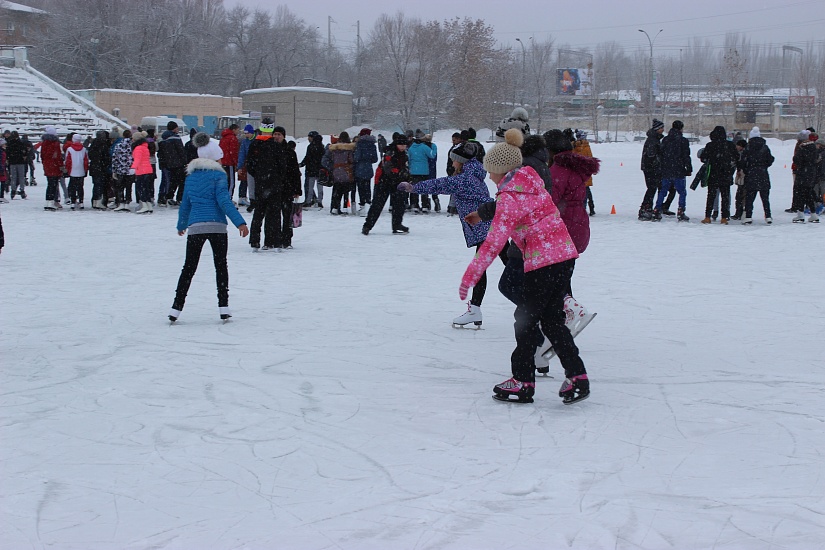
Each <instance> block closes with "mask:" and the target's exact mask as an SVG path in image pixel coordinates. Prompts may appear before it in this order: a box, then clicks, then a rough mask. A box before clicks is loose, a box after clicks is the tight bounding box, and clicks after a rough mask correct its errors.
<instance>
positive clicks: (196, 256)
mask: <svg viewBox="0 0 825 550" xmlns="http://www.w3.org/2000/svg"><path fill="white" fill-rule="evenodd" d="M206 241H209V245H210V246H211V247H212V256H213V258H214V260H215V279H216V281H217V284H218V307H229V267H228V266H227V263H226V251H227V249H228V247H229V239H228V238H227V235H226V233H201V234H198V235H189V236H188V237H187V238H186V260H185V261H184V263H183V269H182V270H181V272H180V278H179V279H178V288H177V290H176V291H175V303H174V304H173V305H172V308H173V309H177V310H178V311H180V310H182V309H183V304H184V302H186V295H187V294H188V293H189V286H190V285H191V284H192V278H193V277H194V276H195V271H197V270H198V262H199V261H200V259H201V250H203V245H204V244H206Z"/></svg>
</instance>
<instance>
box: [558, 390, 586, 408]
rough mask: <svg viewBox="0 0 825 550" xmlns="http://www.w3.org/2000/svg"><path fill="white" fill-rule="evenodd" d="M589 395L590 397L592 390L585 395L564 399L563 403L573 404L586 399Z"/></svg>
mask: <svg viewBox="0 0 825 550" xmlns="http://www.w3.org/2000/svg"><path fill="white" fill-rule="evenodd" d="M588 397H590V392H587V395H583V396H581V397H576V398H574V399H570V400H562V403H563V404H565V405H572V404H574V403H578V402H579V401H584V400H585V399H587V398H588Z"/></svg>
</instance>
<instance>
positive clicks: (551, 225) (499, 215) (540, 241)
mask: <svg viewBox="0 0 825 550" xmlns="http://www.w3.org/2000/svg"><path fill="white" fill-rule="evenodd" d="M496 202H497V204H496V215H495V217H494V218H493V222H492V225H490V230H489V232H488V233H487V239H486V240H485V241H484V244H483V245H481V248H480V249H479V251H478V253H477V254H476V256H475V258H473V261H472V262H470V265H469V266H468V267H467V271H465V272H464V277H463V278H462V279H461V282H462V283H464V284H465V285H466V286H468V287H472V286H475V285H476V283H478V280H479V279H480V278H481V275H482V274H483V273H484V271H485V270H486V269H487V268H488V267H489V266H490V264H491V263H493V261H494V260H495V259H496V258H497V257H498V253H499V252H500V251H501V249H502V248H504V244H505V243H506V242H507V239H510V238H512V239H513V242H515V243H516V245H518V247H519V248H520V249H521V251H522V252H523V253H524V271H525V272H527V271H534V270H536V269H539V268H542V267H546V266H548V265H553V264H558V263H561V262H564V261H567V260H572V259H573V258H578V257H579V254H578V253H577V252H576V245H575V244H573V239H571V238H570V234H569V233H568V232H567V228H566V227H565V226H564V222H563V221H562V219H561V217H560V216H559V210H558V208H556V205H555V204H554V203H553V199H552V198H551V197H550V193H548V192H547V190H546V189H545V188H544V181H542V179H541V178H540V177H539V175H538V174H537V173H536V171H535V170H533V169H532V168H530V167H529V166H523V167H521V168H519V169H517V170H513V171H512V172H510V173H509V174H507V175H506V176H505V177H504V179H502V180H501V182H500V183H499V185H498V193H497V194H496Z"/></svg>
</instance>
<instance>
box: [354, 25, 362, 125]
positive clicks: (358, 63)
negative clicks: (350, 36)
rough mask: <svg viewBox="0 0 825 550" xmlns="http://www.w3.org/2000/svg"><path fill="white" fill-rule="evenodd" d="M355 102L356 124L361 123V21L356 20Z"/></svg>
mask: <svg viewBox="0 0 825 550" xmlns="http://www.w3.org/2000/svg"><path fill="white" fill-rule="evenodd" d="M355 95H356V97H357V99H356V102H355V110H356V115H355V117H356V120H355V121H354V122H355V124H356V125H359V124H361V118H362V117H361V21H360V20H358V21H356V22H355Z"/></svg>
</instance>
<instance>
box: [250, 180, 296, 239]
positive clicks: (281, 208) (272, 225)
mask: <svg viewBox="0 0 825 550" xmlns="http://www.w3.org/2000/svg"><path fill="white" fill-rule="evenodd" d="M259 196H260V194H259ZM261 227H263V230H264V246H268V247H270V248H282V247H286V246H290V245H292V197H288V198H284V197H281V196H280V195H279V194H277V193H275V194H272V195H270V196H269V197H268V198H266V199H260V198H259V199H258V200H257V201H255V210H254V212H253V214H252V227H251V228H250V229H249V244H250V246H253V247H255V248H258V247H259V246H261Z"/></svg>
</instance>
